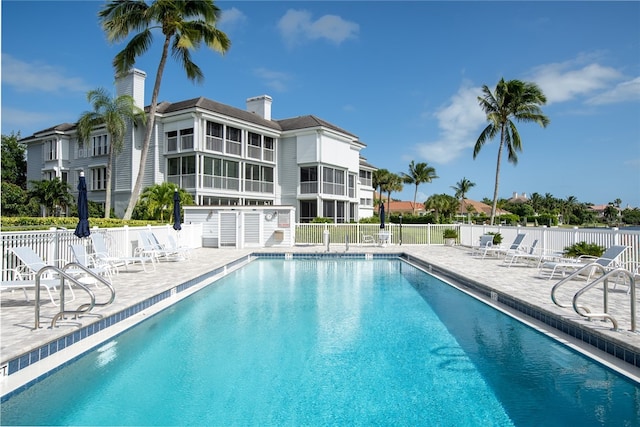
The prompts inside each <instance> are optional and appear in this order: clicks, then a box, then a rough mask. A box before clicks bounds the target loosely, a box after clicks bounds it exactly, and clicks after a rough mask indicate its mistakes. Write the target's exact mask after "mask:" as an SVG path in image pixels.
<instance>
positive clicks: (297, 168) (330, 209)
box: [21, 70, 376, 222]
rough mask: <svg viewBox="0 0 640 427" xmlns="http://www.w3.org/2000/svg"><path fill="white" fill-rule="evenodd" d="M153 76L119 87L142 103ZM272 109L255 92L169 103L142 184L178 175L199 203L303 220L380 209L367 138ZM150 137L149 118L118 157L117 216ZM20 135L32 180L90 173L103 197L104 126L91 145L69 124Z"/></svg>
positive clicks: (133, 75)
mask: <svg viewBox="0 0 640 427" xmlns="http://www.w3.org/2000/svg"><path fill="white" fill-rule="evenodd" d="M145 78H146V73H144V72H143V71H140V70H132V71H131V72H130V73H129V74H128V75H127V76H125V77H123V78H121V79H119V80H118V81H117V82H116V92H117V94H118V95H121V94H129V95H131V96H133V98H134V99H135V100H136V103H137V105H138V106H139V107H141V108H142V107H143V106H144V89H145ZM271 107H272V98H271V97H270V96H268V95H262V96H257V97H252V98H249V99H247V102H246V109H239V108H235V107H231V106H229V105H225V104H221V103H218V102H215V101H213V100H210V99H207V98H204V97H199V98H194V99H188V100H183V101H179V102H174V103H170V102H161V103H160V104H158V109H157V113H156V121H155V126H154V129H153V135H152V141H151V146H150V151H149V155H148V158H147V164H146V169H145V181H144V184H143V187H147V186H149V185H153V184H158V183H162V182H165V181H168V182H173V183H175V184H177V185H178V186H180V187H181V188H183V189H184V190H186V191H188V192H189V193H191V194H192V195H193V197H194V200H195V202H196V204H197V205H199V206H251V205H288V206H293V207H295V210H296V221H298V222H308V221H310V220H311V219H313V218H315V217H317V216H320V217H328V218H332V219H333V220H334V221H335V222H349V221H357V220H358V219H360V218H365V217H369V216H372V215H373V191H374V189H373V187H372V172H373V171H374V170H375V169H376V168H375V167H374V166H373V165H371V164H368V163H367V162H366V160H365V159H364V158H363V157H362V155H361V151H362V150H363V149H364V148H365V144H364V143H362V142H361V141H360V140H359V139H358V137H357V136H356V135H354V134H352V133H350V132H348V131H346V130H344V129H341V128H339V127H338V126H336V125H333V124H331V123H328V122H326V121H324V120H322V119H320V118H318V117H316V116H313V115H307V116H299V117H294V118H288V119H281V120H274V119H272V117H271ZM146 110H147V111H149V108H147V109H146ZM143 138H144V129H143V126H138V127H137V128H132V129H131V130H130V132H129V133H128V135H127V137H126V140H125V146H124V149H123V151H122V152H121V153H120V154H119V155H118V156H117V157H116V159H115V162H114V170H113V174H112V175H113V182H112V206H113V208H114V210H115V212H116V215H118V216H122V215H123V213H124V211H125V209H126V206H127V204H128V201H129V198H130V196H131V191H132V189H133V186H134V185H135V180H136V177H137V174H138V170H139V166H140V150H141V146H142V141H143ZM21 142H23V143H25V144H26V146H27V159H28V164H27V179H28V180H36V181H37V180H42V179H53V178H54V177H59V178H60V179H62V180H63V181H65V182H67V183H69V185H70V186H71V188H72V191H74V192H75V191H76V190H75V188H76V185H77V182H78V177H79V173H80V172H81V171H84V172H85V176H86V177H87V185H88V187H89V199H90V200H92V201H95V202H98V203H104V200H105V188H106V182H105V171H106V165H107V159H108V156H107V154H108V146H109V145H108V144H109V142H110V141H109V135H107V133H106V131H105V130H104V129H100V128H97V129H96V130H95V132H94V134H93V136H92V138H91V140H90V141H89V143H88V144H85V145H84V147H81V146H80V145H79V144H78V140H77V137H76V126H75V124H69V123H65V124H60V125H57V126H54V127H51V128H49V129H45V130H42V131H40V132H36V133H35V134H33V135H32V136H30V137H27V138H24V139H23V140H22V141H21Z"/></svg>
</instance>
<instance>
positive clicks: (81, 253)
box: [69, 244, 113, 281]
mask: <svg viewBox="0 0 640 427" xmlns="http://www.w3.org/2000/svg"><path fill="white" fill-rule="evenodd" d="M69 248H70V249H71V254H72V255H73V258H74V261H75V262H77V263H78V264H80V265H82V266H83V267H86V268H88V269H89V270H90V271H91V272H92V273H93V274H95V275H97V276H103V277H104V278H106V279H108V280H109V281H111V275H112V271H113V267H112V266H111V265H110V264H109V263H106V262H104V261H101V260H100V259H98V258H96V257H93V256H91V255H90V254H89V253H88V252H87V249H86V248H85V247H84V245H81V244H77V245H69ZM69 271H70V272H71V274H75V275H80V276H86V272H84V271H82V270H80V269H77V270H74V269H71V270H69Z"/></svg>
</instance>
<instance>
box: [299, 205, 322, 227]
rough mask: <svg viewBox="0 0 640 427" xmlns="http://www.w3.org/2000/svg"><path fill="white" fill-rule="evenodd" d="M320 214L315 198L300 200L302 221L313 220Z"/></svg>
mask: <svg viewBox="0 0 640 427" xmlns="http://www.w3.org/2000/svg"><path fill="white" fill-rule="evenodd" d="M317 216H318V202H317V201H315V200H300V222H311V220H313V219H314V218H315V217H317Z"/></svg>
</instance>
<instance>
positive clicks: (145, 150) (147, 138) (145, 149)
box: [123, 36, 171, 220]
mask: <svg viewBox="0 0 640 427" xmlns="http://www.w3.org/2000/svg"><path fill="white" fill-rule="evenodd" d="M170 41H171V37H170V36H167V37H165V39H164V46H163V47H162V56H161V57H160V64H158V71H157V72H156V82H155V84H154V86H153V93H152V95H151V107H150V108H149V118H148V119H147V129H146V130H145V134H144V142H143V144H142V150H141V151H140V167H139V168H138V176H137V178H136V184H135V185H134V187H133V191H132V192H131V198H130V199H129V205H128V206H127V210H126V211H125V213H124V218H123V219H125V220H129V219H131V215H132V214H133V209H134V208H135V207H136V203H138V197H140V192H141V191H142V182H143V181H144V173H145V169H146V168H145V166H146V163H147V157H148V155H149V146H150V145H151V136H152V135H153V127H154V125H155V120H156V110H157V108H158V107H157V104H158V94H159V93H160V83H161V82H162V74H163V73H164V67H165V64H166V63H167V54H168V52H169V42H170Z"/></svg>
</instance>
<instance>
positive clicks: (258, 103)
mask: <svg viewBox="0 0 640 427" xmlns="http://www.w3.org/2000/svg"><path fill="white" fill-rule="evenodd" d="M272 101H273V100H272V99H271V97H270V96H269V95H260V96H256V97H253V98H248V99H247V111H248V112H250V113H253V114H257V115H258V116H260V117H262V118H263V119H265V120H271V102H272Z"/></svg>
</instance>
